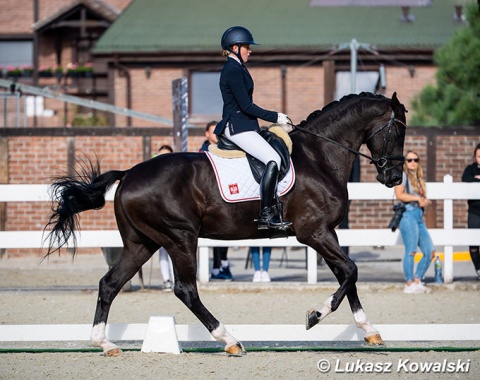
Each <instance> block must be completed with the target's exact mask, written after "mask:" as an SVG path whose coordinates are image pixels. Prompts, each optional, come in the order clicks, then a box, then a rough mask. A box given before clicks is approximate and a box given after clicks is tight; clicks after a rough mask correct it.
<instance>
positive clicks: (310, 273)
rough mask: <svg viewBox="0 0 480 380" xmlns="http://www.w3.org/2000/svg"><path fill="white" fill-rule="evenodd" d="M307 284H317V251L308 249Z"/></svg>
mask: <svg viewBox="0 0 480 380" xmlns="http://www.w3.org/2000/svg"><path fill="white" fill-rule="evenodd" d="M307 283H308V284H316V283H317V251H315V250H314V249H313V248H312V247H307Z"/></svg>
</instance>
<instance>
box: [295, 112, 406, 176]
mask: <svg viewBox="0 0 480 380" xmlns="http://www.w3.org/2000/svg"><path fill="white" fill-rule="evenodd" d="M395 123H400V124H402V125H403V126H404V127H405V128H406V127H407V126H406V125H405V123H404V122H403V121H401V120H399V119H396V118H395V112H394V111H392V114H391V115H390V119H389V120H388V122H387V123H386V124H384V125H383V126H381V127H379V128H377V129H376V130H374V131H373V132H372V133H371V134H370V135H369V136H368V137H367V138H366V139H365V143H367V141H368V140H370V139H371V138H372V137H374V136H375V135H377V134H378V133H379V132H381V131H383V130H384V129H385V128H387V133H385V135H384V136H383V146H382V154H381V156H380V157H373V156H369V155H367V154H363V153H361V152H359V151H358V150H355V149H352V148H350V147H348V146H346V145H344V144H341V143H339V142H338V141H335V140H332V139H331V138H329V137H326V136H322V135H320V134H318V133H316V132H313V131H310V130H308V129H306V128H303V127H301V126H299V125H293V124H290V125H291V126H292V128H293V130H298V131H300V132H305V133H308V134H310V135H312V136H315V137H319V138H321V139H322V140H325V141H328V142H331V143H332V144H335V145H338V146H339V147H341V148H343V149H346V150H348V151H349V152H351V153H353V154H356V155H359V156H362V157H365V158H367V159H368V160H370V163H371V164H374V165H375V166H376V167H377V168H378V169H383V170H384V171H385V172H387V171H389V170H392V169H394V168H396V167H397V166H399V165H403V163H404V161H405V157H404V156H386V155H385V149H386V147H387V144H388V141H389V139H390V136H391V134H392V126H393V125H394V124H395ZM389 160H390V161H400V162H399V163H398V164H395V165H392V166H390V167H385V166H386V165H387V163H388V161H389Z"/></svg>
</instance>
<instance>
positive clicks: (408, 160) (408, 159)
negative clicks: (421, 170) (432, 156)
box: [406, 158, 420, 162]
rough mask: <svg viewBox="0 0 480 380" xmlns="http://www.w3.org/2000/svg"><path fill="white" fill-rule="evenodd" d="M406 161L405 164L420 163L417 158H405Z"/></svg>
mask: <svg viewBox="0 0 480 380" xmlns="http://www.w3.org/2000/svg"><path fill="white" fill-rule="evenodd" d="M406 161H407V162H412V161H413V162H418V161H420V159H419V158H407V159H406Z"/></svg>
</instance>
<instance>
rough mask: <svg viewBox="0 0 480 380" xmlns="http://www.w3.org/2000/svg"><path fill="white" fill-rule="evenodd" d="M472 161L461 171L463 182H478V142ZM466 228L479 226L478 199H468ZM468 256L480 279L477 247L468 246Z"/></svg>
mask: <svg viewBox="0 0 480 380" xmlns="http://www.w3.org/2000/svg"><path fill="white" fill-rule="evenodd" d="M473 159H474V162H473V163H472V164H470V165H468V166H467V167H466V168H465V170H464V171H463V175H462V181H463V182H480V144H477V146H476V147H475V150H474V151H473ZM468 228H480V199H469V200H468ZM469 250H470V257H471V258H472V262H473V266H474V267H475V271H476V272H477V276H478V279H479V280H480V253H479V247H478V245H477V246H470V247H469Z"/></svg>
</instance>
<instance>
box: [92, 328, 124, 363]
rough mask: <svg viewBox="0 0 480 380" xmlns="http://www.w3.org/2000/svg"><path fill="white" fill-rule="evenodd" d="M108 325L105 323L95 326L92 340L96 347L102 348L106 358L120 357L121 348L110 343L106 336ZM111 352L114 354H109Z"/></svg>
mask: <svg viewBox="0 0 480 380" xmlns="http://www.w3.org/2000/svg"><path fill="white" fill-rule="evenodd" d="M105 329H106V325H105V323H104V322H101V323H99V324H98V325H95V326H93V328H92V333H91V335H90V340H91V341H92V344H93V345H94V346H95V347H101V348H102V350H103V353H104V354H105V355H106V356H118V354H120V353H121V350H120V348H119V347H118V346H117V345H116V344H113V343H112V342H110V341H109V340H108V339H107V336H106V335H105ZM109 352H111V353H112V354H108V353H109Z"/></svg>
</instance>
